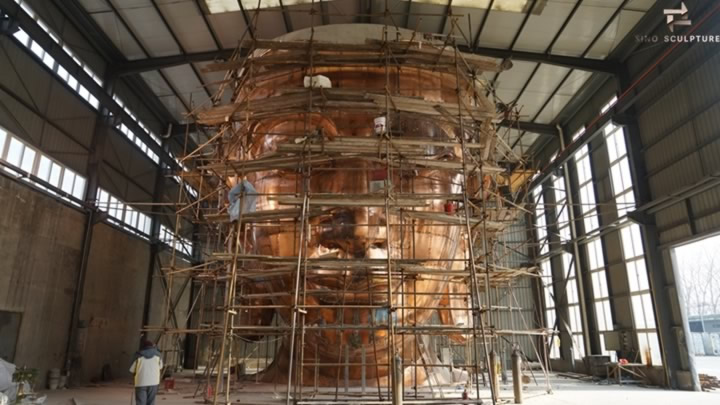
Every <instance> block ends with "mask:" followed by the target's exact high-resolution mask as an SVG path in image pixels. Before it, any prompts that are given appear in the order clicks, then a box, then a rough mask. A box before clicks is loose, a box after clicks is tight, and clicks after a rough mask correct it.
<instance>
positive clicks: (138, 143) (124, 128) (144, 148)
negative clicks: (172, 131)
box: [113, 95, 161, 164]
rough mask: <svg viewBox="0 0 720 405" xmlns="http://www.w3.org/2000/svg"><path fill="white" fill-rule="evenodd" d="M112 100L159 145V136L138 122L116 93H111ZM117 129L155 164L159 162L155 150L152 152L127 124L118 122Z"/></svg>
mask: <svg viewBox="0 0 720 405" xmlns="http://www.w3.org/2000/svg"><path fill="white" fill-rule="evenodd" d="M113 100H115V102H116V103H117V104H118V105H119V106H120V108H122V109H123V110H124V111H125V113H127V115H129V116H130V118H132V119H133V121H135V123H136V124H137V125H138V126H139V127H140V128H141V129H142V130H143V131H145V133H146V134H147V135H149V136H150V138H152V140H153V141H155V143H157V144H158V145H160V143H161V142H160V137H158V136H157V135H156V134H155V133H153V132H152V131H150V129H148V127H147V126H145V124H143V123H142V122H140V120H138V119H137V117H136V116H135V114H134V113H133V112H132V111H131V110H130V109H129V108H128V107H127V106H126V105H125V102H124V101H123V100H122V99H121V98H120V97H118V96H117V95H113ZM118 129H119V130H120V132H121V133H122V134H123V135H125V136H126V137H127V138H128V139H129V140H130V142H132V143H134V144H135V145H136V146H137V147H138V148H140V150H141V151H142V152H143V153H144V154H145V155H146V156H147V157H149V158H150V159H151V160H152V161H153V162H155V163H156V164H157V163H160V158H159V157H158V155H157V154H156V153H155V152H153V151H152V150H151V149H150V148H149V147H148V146H147V145H146V144H145V142H143V141H142V140H141V139H140V138H139V137H138V136H137V135H136V134H135V133H134V132H132V131H131V130H130V128H128V127H127V125H125V124H120V126H119V127H118Z"/></svg>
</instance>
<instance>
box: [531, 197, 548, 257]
mask: <svg viewBox="0 0 720 405" xmlns="http://www.w3.org/2000/svg"><path fill="white" fill-rule="evenodd" d="M533 196H534V197H535V230H536V231H537V241H538V250H539V252H540V255H541V256H542V255H545V254H547V253H549V252H550V247H549V246H548V237H547V236H548V234H547V218H545V198H544V197H543V195H542V186H538V187H536V188H535V190H533Z"/></svg>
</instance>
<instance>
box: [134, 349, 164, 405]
mask: <svg viewBox="0 0 720 405" xmlns="http://www.w3.org/2000/svg"><path fill="white" fill-rule="evenodd" d="M162 368H163V362H162V359H161V358H160V352H159V351H158V349H157V348H156V347H155V345H154V344H153V342H151V341H149V340H145V341H143V343H142V349H141V350H140V351H139V352H137V353H135V361H133V364H132V366H130V372H131V373H133V374H134V375H135V403H136V404H137V405H155V395H157V392H158V387H159V386H160V376H161V375H162Z"/></svg>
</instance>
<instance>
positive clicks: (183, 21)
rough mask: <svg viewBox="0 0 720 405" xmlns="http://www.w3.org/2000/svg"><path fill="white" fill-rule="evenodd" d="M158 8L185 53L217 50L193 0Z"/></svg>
mask: <svg viewBox="0 0 720 405" xmlns="http://www.w3.org/2000/svg"><path fill="white" fill-rule="evenodd" d="M160 3H161V2H158V8H159V9H160V11H161V12H162V13H163V15H164V16H165V19H167V21H168V24H169V25H170V29H171V30H172V31H173V32H174V33H175V35H176V36H177V38H178V40H179V41H180V43H181V44H182V46H183V48H185V51H186V52H203V51H211V50H215V49H217V47H216V46H215V42H214V41H213V39H212V35H211V34H210V32H209V31H208V29H207V27H206V26H205V23H204V22H203V18H202V15H201V14H200V10H199V9H198V7H197V4H195V2H194V1H193V0H184V1H181V0H174V1H172V2H171V3H167V2H166V3H167V4H160Z"/></svg>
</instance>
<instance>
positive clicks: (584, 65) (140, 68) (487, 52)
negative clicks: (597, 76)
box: [114, 46, 621, 76]
mask: <svg viewBox="0 0 720 405" xmlns="http://www.w3.org/2000/svg"><path fill="white" fill-rule="evenodd" d="M458 49H459V50H460V51H461V52H466V53H473V54H476V55H482V56H488V57H491V58H500V59H511V60H519V61H524V62H535V63H546V64H548V65H555V66H562V67H566V68H571V69H578V70H586V71H590V72H599V73H608V74H613V75H615V74H617V73H618V72H619V71H620V67H621V65H620V64H619V63H617V62H615V61H612V60H600V59H586V58H576V57H572V56H561V55H547V54H544V53H535V52H524V51H510V50H507V49H496V48H475V50H472V49H471V48H469V47H467V46H459V47H458ZM234 51H235V50H234V49H222V50H218V51H207V52H195V53H188V54H186V55H171V56H162V57H157V58H147V59H137V60H133V61H129V62H126V63H124V64H120V65H118V66H116V67H115V68H114V73H115V74H117V75H119V76H125V75H131V74H136V73H142V72H148V71H153V70H159V69H164V68H168V67H172V66H178V65H185V64H188V63H196V62H207V61H212V60H227V59H228V58H229V57H230V55H232V53H233V52H234ZM244 51H245V52H247V50H244ZM245 52H244V53H245Z"/></svg>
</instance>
